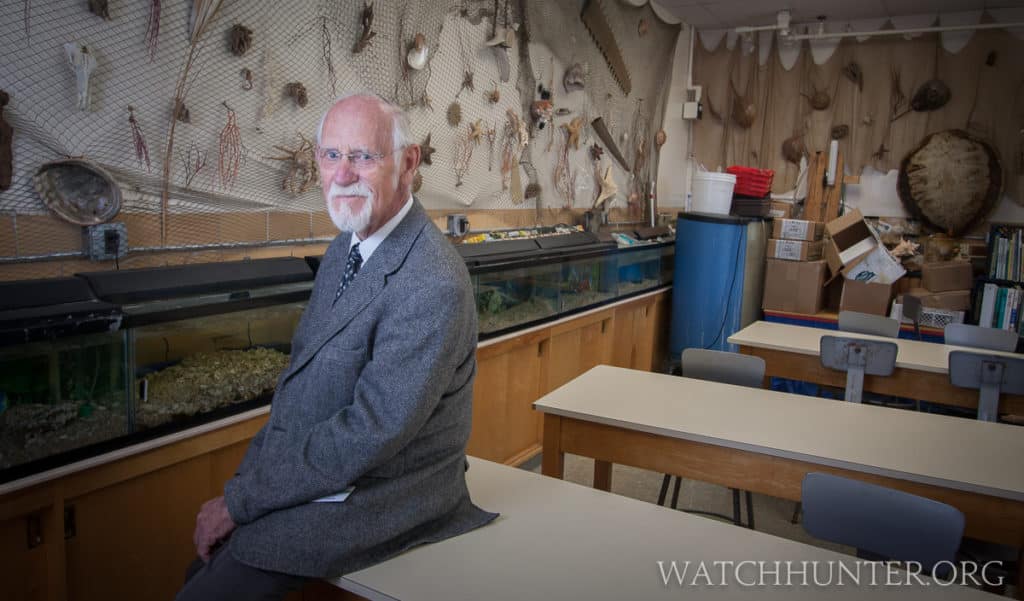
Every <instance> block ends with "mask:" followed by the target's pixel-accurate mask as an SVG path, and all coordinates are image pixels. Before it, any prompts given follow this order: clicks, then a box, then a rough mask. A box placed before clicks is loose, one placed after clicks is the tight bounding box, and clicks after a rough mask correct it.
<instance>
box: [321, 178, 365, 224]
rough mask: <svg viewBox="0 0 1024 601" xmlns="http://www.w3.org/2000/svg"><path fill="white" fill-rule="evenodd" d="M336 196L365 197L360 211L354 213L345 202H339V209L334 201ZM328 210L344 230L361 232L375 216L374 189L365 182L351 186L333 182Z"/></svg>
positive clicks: (333, 219)
mask: <svg viewBox="0 0 1024 601" xmlns="http://www.w3.org/2000/svg"><path fill="white" fill-rule="evenodd" d="M336 196H362V197H364V200H363V204H362V206H360V207H359V212H357V213H353V212H352V209H351V207H350V206H349V205H348V204H347V203H345V202H339V203H337V204H338V208H337V210H335V208H334V205H335V203H334V202H332V200H333V199H334V197H336ZM327 212H328V213H329V214H330V216H331V221H333V222H334V225H335V226H337V228H338V229H339V230H341V231H343V232H361V231H363V230H365V229H366V228H367V227H369V225H370V219H371V218H372V217H373V191H372V190H370V189H369V188H367V187H366V186H365V185H364V184H363V183H361V182H357V183H355V184H352V185H351V186H341V185H338V184H336V183H334V182H331V189H330V190H329V191H328V192H327Z"/></svg>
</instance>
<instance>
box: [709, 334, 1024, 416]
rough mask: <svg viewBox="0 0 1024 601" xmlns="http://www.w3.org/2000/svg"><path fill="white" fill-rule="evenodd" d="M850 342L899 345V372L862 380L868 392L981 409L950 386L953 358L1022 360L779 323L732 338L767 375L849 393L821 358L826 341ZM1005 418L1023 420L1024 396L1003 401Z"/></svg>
mask: <svg viewBox="0 0 1024 601" xmlns="http://www.w3.org/2000/svg"><path fill="white" fill-rule="evenodd" d="M829 335H831V336H846V337H850V338H866V339H869V340H884V341H887V342H894V343H896V345H897V347H899V351H898V352H897V354H896V370H895V371H894V372H893V374H892V375H891V376H869V375H866V376H864V390H868V391H871V392H876V393H879V394H888V395H893V396H898V397H905V398H908V399H917V400H921V401H930V402H933V403H942V404H944V405H955V406H958V407H967V408H970V409H977V408H978V391H977V390H974V389H971V388H958V387H956V386H953V385H952V384H950V382H949V353H950V351H956V350H964V351H971V352H975V353H989V354H994V355H1008V356H1010V357H1016V358H1018V359H1019V358H1024V355H1017V354H1014V353H1006V352H1002V351H986V350H983V349H977V348H967V347H962V346H953V345H949V344H937V343H934V342H921V341H918V340H905V339H902V338H884V337H881V336H870V335H867V334H855V333H853V332H830V331H827V330H822V329H819V328H809V327H803V326H795V325H789V324H781V323H769V322H766V321H756V322H754V323H752V324H750V325H749V326H747V327H745V328H743V329H742V330H740V331H739V332H736V333H735V334H733V335H732V336H730V337H729V342H730V343H731V344H736V345H739V347H740V352H741V353H744V354H747V355H755V356H757V357H761V358H762V359H764V362H765V375H766V376H769V377H770V376H777V377H780V378H790V379H792V380H801V381H804V382H814V383H815V384H823V385H826V386H837V387H839V388H845V387H846V373H845V372H841V371H835V370H831V369H828V368H826V367H824V366H823V365H822V364H821V359H820V357H819V354H818V353H819V345H820V340H821V337H822V336H829ZM999 410H1000V412H1001V413H1014V414H1018V415H1020V414H1024V396H1021V395H1007V394H1004V395H1002V396H1001V397H1000V399H999Z"/></svg>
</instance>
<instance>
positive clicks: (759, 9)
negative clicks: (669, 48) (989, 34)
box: [657, 0, 1024, 29]
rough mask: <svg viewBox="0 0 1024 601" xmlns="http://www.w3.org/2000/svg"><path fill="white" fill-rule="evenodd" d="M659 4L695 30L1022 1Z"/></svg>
mask: <svg viewBox="0 0 1024 601" xmlns="http://www.w3.org/2000/svg"><path fill="white" fill-rule="evenodd" d="M657 1H658V4H660V5H661V6H662V7H664V8H665V9H666V10H668V11H669V12H671V13H673V14H674V15H676V16H677V17H678V18H680V19H682V20H683V21H685V22H686V23H689V24H690V25H693V26H694V27H697V28H698V29H719V28H730V27H737V26H742V25H751V26H753V25H772V24H774V23H775V15H776V13H777V12H778V11H779V10H782V9H789V10H790V11H791V12H792V21H793V23H807V22H813V21H815V20H816V19H817V17H818V16H819V15H824V16H825V17H827V20H828V21H830V22H836V21H849V20H855V19H870V18H876V17H892V16H900V15H922V14H940V13H951V12H960V11H971V10H983V9H985V8H1011V7H1024V0H657Z"/></svg>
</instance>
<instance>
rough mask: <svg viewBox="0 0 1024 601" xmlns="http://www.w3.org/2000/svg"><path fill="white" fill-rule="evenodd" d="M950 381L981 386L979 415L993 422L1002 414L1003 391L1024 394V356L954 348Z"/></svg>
mask: <svg viewBox="0 0 1024 601" xmlns="http://www.w3.org/2000/svg"><path fill="white" fill-rule="evenodd" d="M949 381H950V383H951V384H953V386H959V387H961V388H974V389H976V390H978V391H979V395H978V419H979V420H981V421H985V422H994V421H997V420H998V418H999V395H1000V394H1001V393H1004V392H1005V393H1007V394H1024V357H1007V356H1005V355H989V354H985V353H972V352H970V351H953V352H951V353H950V354H949Z"/></svg>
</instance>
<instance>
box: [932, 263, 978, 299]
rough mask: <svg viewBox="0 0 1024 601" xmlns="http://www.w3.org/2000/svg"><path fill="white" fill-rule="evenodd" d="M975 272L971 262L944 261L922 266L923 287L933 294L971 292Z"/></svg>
mask: <svg viewBox="0 0 1024 601" xmlns="http://www.w3.org/2000/svg"><path fill="white" fill-rule="evenodd" d="M973 283H974V272H973V270H972V269H971V263H970V262H969V261H944V262H941V263H925V264H924V265H922V266H921V285H923V286H924V287H925V288H926V289H927V290H930V291H931V292H946V291H947V290H969V289H970V288H971V285H972V284H973Z"/></svg>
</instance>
